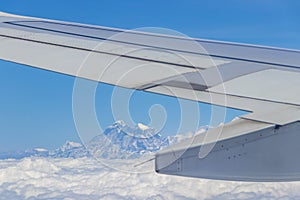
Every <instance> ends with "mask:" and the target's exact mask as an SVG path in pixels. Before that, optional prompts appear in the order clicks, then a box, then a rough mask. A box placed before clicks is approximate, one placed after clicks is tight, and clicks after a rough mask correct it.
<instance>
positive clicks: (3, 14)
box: [0, 11, 27, 18]
mask: <svg viewBox="0 0 300 200" xmlns="http://www.w3.org/2000/svg"><path fill="white" fill-rule="evenodd" d="M0 17H15V18H16V17H17V18H27V17H25V16H20V15H14V14H10V13H6V12H1V11H0Z"/></svg>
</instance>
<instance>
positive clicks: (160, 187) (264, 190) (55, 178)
mask: <svg viewBox="0 0 300 200" xmlns="http://www.w3.org/2000/svg"><path fill="white" fill-rule="evenodd" d="M237 198H238V199H299V198H300V182H291V183H243V182H227V181H213V180H205V179H191V178H183V177H174V176H166V175H159V174H156V173H154V172H152V173H125V172H120V171H117V170H113V169H110V168H107V167H104V166H103V165H102V164H101V163H99V162H97V161H96V160H93V159H92V158H77V159H71V158H36V157H31V158H24V159H22V160H14V159H11V160H9V159H8V160H2V161H0V199H65V200H70V199H148V200H150V199H151V200H152V199H153V200H160V199H237Z"/></svg>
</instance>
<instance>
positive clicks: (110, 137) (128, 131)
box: [0, 120, 208, 159]
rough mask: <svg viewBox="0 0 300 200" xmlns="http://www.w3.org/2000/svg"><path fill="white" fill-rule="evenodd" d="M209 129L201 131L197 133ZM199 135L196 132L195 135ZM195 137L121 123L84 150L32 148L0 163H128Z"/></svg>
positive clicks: (2, 156) (71, 145)
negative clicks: (12, 160) (30, 159)
mask: <svg viewBox="0 0 300 200" xmlns="http://www.w3.org/2000/svg"><path fill="white" fill-rule="evenodd" d="M207 128H208V127H205V128H202V129H200V132H201V131H202V132H203V131H205V130H207ZM198 132H199V131H198ZM193 135H194V133H187V134H183V135H176V136H162V135H161V134H160V133H159V132H158V131H157V130H156V129H154V128H151V127H148V126H146V125H144V124H141V123H138V124H137V125H136V126H134V127H130V126H128V125H127V124H126V123H125V122H124V121H121V120H120V121H116V122H115V123H114V124H113V125H111V126H109V127H108V128H107V129H106V130H105V131H104V132H103V133H101V134H99V135H98V136H96V137H94V138H93V139H92V140H91V141H90V142H89V143H88V144H86V146H83V145H82V144H80V143H76V142H71V141H67V142H66V143H65V144H64V145H63V146H61V147H60V148H58V149H55V150H50V151H49V150H47V149H43V148H35V149H31V150H26V151H19V152H10V153H0V159H6V158H15V159H21V158H24V157H31V156H34V157H53V158H80V157H91V156H93V157H97V158H107V159H130V158H137V157H139V156H141V155H145V154H153V153H155V152H157V151H159V150H161V149H162V148H165V147H167V146H169V145H171V144H174V143H177V142H179V141H182V140H184V139H187V138H189V137H192V136H193Z"/></svg>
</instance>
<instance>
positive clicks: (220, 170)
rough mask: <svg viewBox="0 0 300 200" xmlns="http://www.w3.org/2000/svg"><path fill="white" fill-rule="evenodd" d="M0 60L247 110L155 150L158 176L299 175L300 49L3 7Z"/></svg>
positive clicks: (289, 177) (277, 178)
mask: <svg viewBox="0 0 300 200" xmlns="http://www.w3.org/2000/svg"><path fill="white" fill-rule="evenodd" d="M0 59H2V60H7V61H11V62H15V63H20V64H24V65H28V66H32V67H36V68H40V69H44V70H49V71H54V72H58V73H63V74H67V75H71V76H77V77H80V78H85V79H89V80H94V81H98V82H103V83H108V84H112V85H118V86H121V87H125V88H130V89H137V90H143V91H146V92H153V93H158V94H163V95H169V96H174V97H178V98H183V99H190V100H194V101H199V102H206V103H210V104H214V105H220V106H227V107H230V108H236V109H241V110H245V111H249V113H248V114H246V115H243V116H241V117H240V118H239V119H237V120H235V121H232V122H230V123H228V124H225V125H221V126H219V127H217V128H214V129H211V130H209V131H208V132H206V133H203V134H200V135H197V136H196V137H195V138H192V139H190V140H187V141H184V142H182V143H179V144H177V145H174V146H170V147H169V148H166V149H164V150H162V151H161V152H158V153H157V154H156V157H155V168H156V171H157V172H158V173H163V174H172V175H180V176H190V177H201V178H212V179H224V180H241V181H291V180H300V157H299V156H297V152H300V145H299V141H300V134H298V132H299V128H298V126H299V123H298V120H299V118H300V90H299V89H297V88H298V86H299V85H300V73H299V68H300V51H298V50H290V49H279V48H273V47H264V46H254V45H245V44H236V43H227V42H219V41H210V40H201V39H191V38H186V37H184V36H180V35H178V36H171V35H164V34H156V33H148V32H142V31H126V30H122V29H114V28H107V27H99V26H92V25H83V24H77V23H68V22H60V21H54V20H46V19H38V18H31V17H23V16H15V15H10V14H6V13H0Z"/></svg>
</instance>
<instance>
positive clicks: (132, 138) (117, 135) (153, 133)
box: [87, 121, 173, 159]
mask: <svg viewBox="0 0 300 200" xmlns="http://www.w3.org/2000/svg"><path fill="white" fill-rule="evenodd" d="M172 142H173V141H172V138H171V137H163V136H161V135H160V134H159V132H158V131H157V130H156V129H154V128H150V127H147V126H146V125H143V124H141V123H138V124H137V125H136V126H135V127H130V126H128V125H126V124H125V123H124V122H123V121H117V122H115V123H114V124H113V125H111V126H109V127H108V128H107V129H106V130H105V131H104V133H103V134H100V135H98V136H96V137H95V138H93V139H92V140H91V141H90V142H89V144H88V145H87V148H88V150H89V151H90V153H91V154H92V155H94V156H96V157H102V158H121V159H124V158H126V159H128V158H136V157H139V156H140V155H143V154H146V153H155V152H157V151H158V150H160V149H162V148H164V147H167V146H169V145H170V144H171V143H172Z"/></svg>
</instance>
